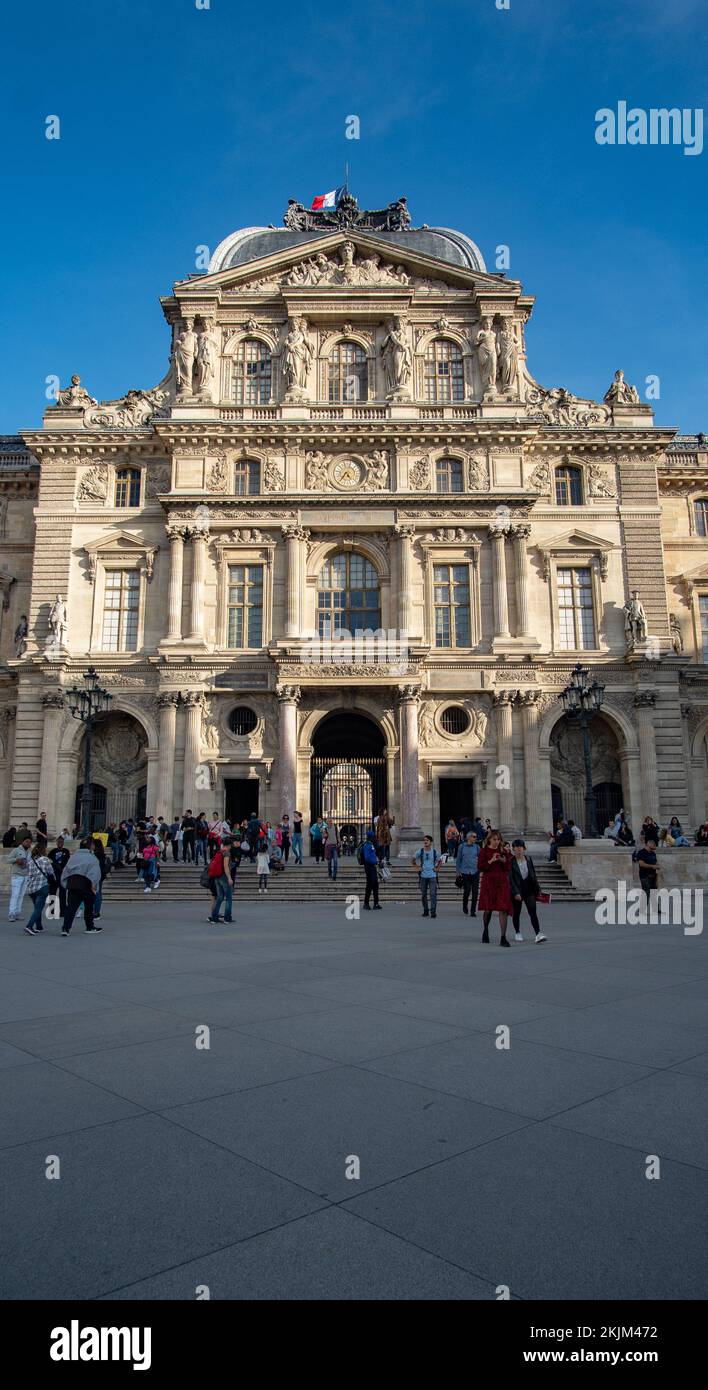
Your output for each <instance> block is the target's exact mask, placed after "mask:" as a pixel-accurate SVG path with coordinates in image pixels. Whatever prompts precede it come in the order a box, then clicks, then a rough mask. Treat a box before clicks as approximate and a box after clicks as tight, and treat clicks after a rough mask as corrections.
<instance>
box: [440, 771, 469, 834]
mask: <svg viewBox="0 0 708 1390" xmlns="http://www.w3.org/2000/svg"><path fill="white" fill-rule="evenodd" d="M439 788H440V844H439V846H438V848H439V849H440V850H444V848H445V826H446V825H447V824H448V822H449V821H450V820H454V822H455V824H456V826H457V828H458V830H459V829H460V828H461V826H462V821H463V820H464V818H465V817H466V818H467V820H470V821H471V820H474V778H473V777H441V778H440V781H439Z"/></svg>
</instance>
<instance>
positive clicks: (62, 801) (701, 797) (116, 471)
mask: <svg viewBox="0 0 708 1390" xmlns="http://www.w3.org/2000/svg"><path fill="white" fill-rule="evenodd" d="M284 223H285V225H284V227H282V228H280V229H275V228H248V229H246V230H242V231H238V232H235V233H234V234H233V235H232V236H229V237H228V238H227V239H226V240H225V241H223V242H222V243H221V245H220V246H218V247H217V249H216V251H215V252H214V255H213V256H212V259H211V263H210V266H209V269H208V272H207V273H205V274H199V275H191V276H189V277H188V278H187V279H184V280H180V281H178V282H177V283H176V284H175V286H174V289H173V292H172V294H171V295H168V296H166V297H165V298H164V299H163V300H162V308H163V312H164V315H165V318H166V320H167V324H168V325H169V329H170V332H171V342H172V349H171V355H170V367H169V370H168V373H167V375H166V376H165V378H164V380H163V381H162V382H160V384H159V386H157V387H155V388H154V389H151V390H144V391H143V390H131V391H129V392H128V393H127V395H126V396H124V397H123V398H121V399H117V400H113V401H108V402H101V403H98V402H97V401H95V400H94V399H93V398H92V397H91V395H90V394H89V392H88V390H87V389H86V388H85V387H84V385H82V383H81V380H80V379H79V378H78V377H74V378H72V381H71V384H70V385H69V386H68V387H67V388H66V389H65V390H62V391H61V392H60V393H59V396H58V400H57V402H56V404H53V405H52V406H50V407H49V408H48V409H47V411H46V414H45V417H44V423H43V427H42V428H41V429H29V430H23V431H22V433H21V435H18V436H17V437H5V438H3V439H2V440H1V441H0V595H1V598H2V610H1V612H0V821H1V822H2V824H3V825H5V824H7V823H8V822H12V823H14V824H17V823H18V822H19V821H20V820H23V819H27V820H28V821H29V822H30V824H34V821H35V820H36V818H37V815H38V812H39V811H40V810H46V811H47V813H48V816H49V823H50V829H51V830H53V831H56V830H57V829H60V828H62V827H63V826H64V825H69V824H70V823H71V821H72V819H73V817H74V814H75V807H76V803H77V793H78V789H79V788H80V785H81V781H82V767H83V762H82V738H83V729H82V725H81V724H80V723H79V722H78V721H76V720H75V719H73V718H72V717H71V714H70V712H69V710H68V708H67V701H66V691H67V688H68V687H69V686H71V685H73V684H74V683H75V682H76V681H80V680H81V675H82V673H83V671H84V670H85V669H86V667H87V665H89V664H91V665H93V666H95V667H96V668H97V670H98V672H99V675H100V678H101V682H102V684H104V685H105V686H106V687H107V688H108V689H109V691H110V693H111V695H112V697H113V698H112V702H111V713H110V715H108V716H106V717H105V718H104V719H103V720H102V721H101V723H100V724H99V725H98V726H97V728H96V731H95V735H94V757H93V770H92V789H93V791H92V795H93V800H94V814H95V823H96V824H99V823H103V821H104V820H106V819H108V820H113V819H118V818H120V817H121V816H123V815H126V814H127V813H129V812H133V813H135V812H140V811H142V810H144V809H145V807H147V809H148V810H151V811H153V812H160V813H162V814H164V815H166V816H168V818H169V817H171V816H172V814H173V813H174V812H176V811H179V812H181V811H182V810H183V809H185V808H187V807H189V808H191V809H193V810H197V809H201V808H203V809H205V810H206V811H207V812H211V810H212V809H213V808H214V807H218V808H219V809H225V810H226V811H227V812H228V813H230V814H232V815H234V814H238V815H239V816H242V815H244V814H249V813H250V812H251V811H252V810H254V809H256V808H257V809H258V810H259V811H260V813H261V814H262V815H264V816H266V817H267V818H270V819H274V818H276V817H279V816H280V815H281V813H282V812H283V811H286V810H287V811H288V812H289V813H290V814H291V815H292V813H293V812H294V811H295V810H296V809H299V810H301V811H302V812H304V815H305V817H306V819H309V818H310V817H311V816H315V815H317V814H318V813H322V812H324V813H330V814H333V815H336V816H337V817H338V819H339V820H340V822H343V823H345V824H349V823H351V824H352V825H354V826H356V827H357V828H359V829H360V828H361V826H362V825H364V824H365V823H366V821H367V819H368V818H369V816H370V815H371V812H372V810H373V811H375V810H377V809H378V806H379V805H380V804H384V803H385V804H387V805H388V806H389V808H390V810H391V811H392V813H393V814H394V815H395V817H396V834H397V836H398V837H399V841H400V845H401V846H403V847H404V848H405V847H407V845H408V844H409V843H410V842H411V841H412V840H416V839H417V838H418V835H419V832H420V829H421V827H424V828H425V829H432V831H433V834H434V835H435V836H436V838H438V839H439V836H440V833H441V826H442V824H444V823H446V821H447V820H448V818H449V816H450V815H459V814H464V813H468V814H469V813H470V812H472V811H474V812H475V813H478V814H479V815H480V816H481V817H482V819H485V818H487V817H489V818H490V819H491V821H492V822H493V823H496V824H500V825H501V826H502V827H503V828H504V829H505V830H512V829H514V830H524V831H526V833H527V834H528V835H529V836H531V837H534V836H537V835H539V834H542V833H543V832H544V831H545V830H546V829H547V828H548V827H549V826H550V824H551V819H552V815H553V814H554V812H558V811H560V809H561V808H562V809H563V810H564V812H565V814H566V815H568V814H570V815H574V817H575V818H576V819H577V820H579V821H580V822H581V823H582V820H583V799H582V798H583V792H584V784H583V762H582V753H581V745H580V739H579V734H578V732H577V731H576V730H575V729H574V728H573V727H571V726H569V724H568V721H567V720H566V719H565V717H564V716H563V711H562V707H561V705H560V702H559V692H560V690H561V689H562V688H563V686H564V685H565V684H566V683H567V681H568V678H569V676H570V672H571V670H572V668H573V666H574V665H575V664H576V662H578V661H581V662H583V664H587V665H588V666H589V667H590V668H591V671H592V672H593V673H594V674H596V675H597V676H598V678H599V679H601V680H602V682H603V683H604V685H605V700H604V705H603V709H602V714H601V715H600V716H598V717H597V718H596V719H595V721H594V723H593V726H592V730H591V742H592V755H593V779H594V783H595V790H596V794H597V796H598V805H599V811H600V818H601V821H604V820H606V818H607V815H608V814H609V813H610V812H611V811H614V810H615V809H617V808H618V807H619V806H620V805H624V807H625V808H627V809H628V810H629V811H630V813H631V814H632V816H633V818H634V821H635V824H636V823H638V821H639V820H641V818H642V817H643V815H644V814H646V813H647V812H652V813H654V814H655V815H657V816H658V817H659V818H662V819H665V818H667V817H668V816H670V815H672V814H676V815H678V816H679V817H680V818H681V820H682V821H685V822H687V823H688V824H689V825H690V826H694V825H695V824H696V823H698V822H699V821H700V820H703V819H704V818H705V816H706V787H707V778H706V735H707V732H708V664H707V663H708V452H707V449H708V446H707V445H706V443H705V441H704V440H703V437H702V436H700V435H699V436H676V435H675V431H674V430H673V429H662V428H658V427H655V425H654V419H653V414H652V410H651V408H650V407H649V405H647V404H642V403H640V400H639V396H638V393H637V392H636V390H635V389H634V387H632V386H630V385H629V384H628V383H626V382H625V381H624V378H623V374H622V373H621V372H615V373H614V379H613V380H612V382H611V385H610V387H609V389H608V392H607V394H606V396H605V399H604V401H602V402H594V401H590V400H583V399H580V398H578V397H576V396H574V395H573V394H572V393H571V392H570V391H568V390H566V389H563V388H555V389H551V390H549V389H545V388H543V387H541V386H540V385H539V384H538V382H537V381H536V380H535V379H534V377H533V376H532V374H531V371H530V369H529V367H528V366H527V356H526V342H527V324H528V321H529V319H530V316H531V313H532V308H533V299H532V298H531V297H530V296H529V295H528V294H526V293H525V292H524V290H523V289H522V286H521V284H520V283H518V282H517V281H515V280H512V279H508V278H507V277H506V276H505V275H503V274H491V273H489V272H488V271H487V270H486V268H485V265H484V261H483V259H482V256H481V254H480V251H479V250H478V248H477V247H476V246H475V244H474V243H473V242H472V241H471V240H470V239H469V238H468V237H467V236H466V235H464V234H462V233H460V232H456V231H450V230H448V229H444V228H428V227H424V228H421V229H415V228H412V227H411V225H410V217H409V214H408V211H407V208H406V204H405V200H404V199H400V200H399V201H398V202H397V203H395V204H391V205H390V207H389V208H387V209H385V210H383V211H382V212H374V213H368V212H364V211H363V210H360V209H359V208H358V205H357V204H356V202H355V200H354V199H353V198H351V197H346V198H345V199H344V201H343V203H341V204H340V206H339V208H338V209H337V210H336V211H334V212H330V213H309V212H306V210H305V209H304V207H302V205H301V204H299V203H295V202H293V201H291V202H290V204H289V205H288V209H287V212H286V214H285V218H284ZM607 366H608V374H607V375H608V380H610V379H611V378H612V376H613V370H612V369H613V367H614V364H613V363H611V362H610V363H608V364H607ZM86 376H87V377H88V380H89V383H90V368H89V369H88V370H87V372H86Z"/></svg>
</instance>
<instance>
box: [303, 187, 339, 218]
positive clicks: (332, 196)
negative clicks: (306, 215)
mask: <svg viewBox="0 0 708 1390" xmlns="http://www.w3.org/2000/svg"><path fill="white" fill-rule="evenodd" d="M343 192H344V185H342V187H341V188H333V189H332V191H331V193H318V194H317V197H316V198H313V200H312V208H311V211H312V212H320V211H321V209H322V208H336V206H337V203H338V202H339V199H340V198H341V196H342V194H343Z"/></svg>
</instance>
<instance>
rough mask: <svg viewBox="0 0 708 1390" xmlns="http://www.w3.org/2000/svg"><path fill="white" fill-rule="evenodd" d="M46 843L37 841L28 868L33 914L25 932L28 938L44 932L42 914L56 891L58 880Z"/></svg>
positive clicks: (28, 888) (28, 890) (28, 889)
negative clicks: (47, 854)
mask: <svg viewBox="0 0 708 1390" xmlns="http://www.w3.org/2000/svg"><path fill="white" fill-rule="evenodd" d="M45 848H46V842H43V841H42V840H39V839H38V840H37V843H36V844H35V845H33V846H32V850H31V852H30V858H29V864H28V866H27V892H28V893H29V895H30V897H31V899H32V905H33V912H32V915H31V917H30V919H29V921H28V922H27V923H26V925H25V927H24V928H23V930H24V931H25V932H26V933H27V936H36V935H37V933H38V932H41V931H44V927H43V926H42V913H43V912H44V904H45V903H46V901H47V898H48V897H49V894H50V892H53V891H54V888H55V886H56V880H55V878H54V872H53V869H52V866H51V864H50V862H49V860H48V859H47V856H46V855H45V853H44V850H45Z"/></svg>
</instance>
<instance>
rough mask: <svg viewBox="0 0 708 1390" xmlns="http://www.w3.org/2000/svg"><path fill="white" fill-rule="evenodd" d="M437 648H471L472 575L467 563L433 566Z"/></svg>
mask: <svg viewBox="0 0 708 1390" xmlns="http://www.w3.org/2000/svg"><path fill="white" fill-rule="evenodd" d="M433 604H434V609H435V645H436V647H470V646H471V645H472V635H471V633H472V628H471V622H470V575H469V569H468V567H467V565H434V566H433Z"/></svg>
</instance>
